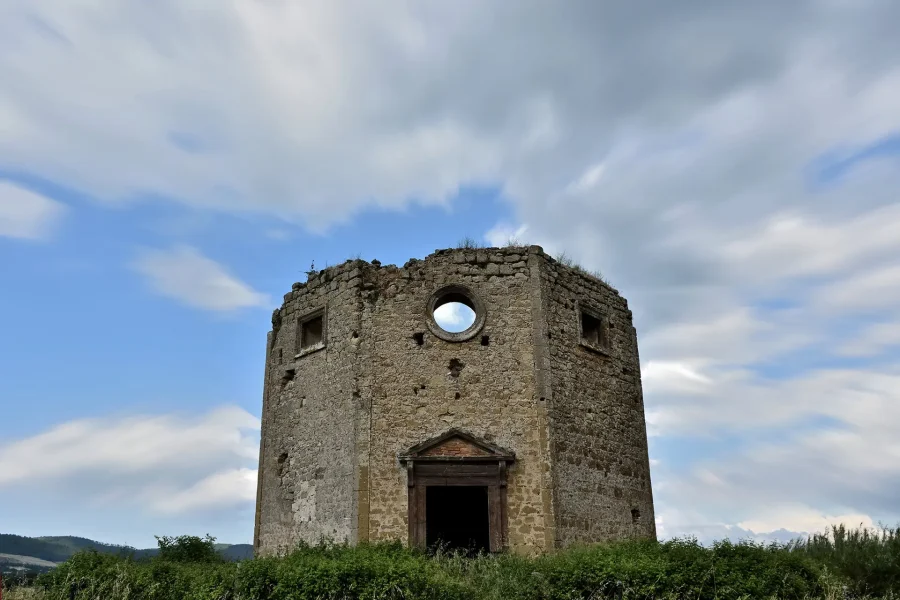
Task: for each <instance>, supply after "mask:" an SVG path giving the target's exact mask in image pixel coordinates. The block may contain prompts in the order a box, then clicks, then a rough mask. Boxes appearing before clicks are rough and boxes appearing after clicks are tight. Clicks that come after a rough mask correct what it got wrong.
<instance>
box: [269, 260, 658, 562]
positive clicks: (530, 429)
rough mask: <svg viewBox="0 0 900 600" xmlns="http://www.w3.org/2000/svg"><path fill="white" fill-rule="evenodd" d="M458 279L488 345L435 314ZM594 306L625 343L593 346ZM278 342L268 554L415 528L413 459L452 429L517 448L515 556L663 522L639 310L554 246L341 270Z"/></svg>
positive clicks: (277, 328)
mask: <svg viewBox="0 0 900 600" xmlns="http://www.w3.org/2000/svg"><path fill="white" fill-rule="evenodd" d="M445 285H463V286H465V287H467V288H468V289H469V290H470V291H471V292H472V293H473V294H475V295H476V296H477V297H478V299H480V302H481V303H482V304H483V307H484V311H483V312H484V317H485V320H484V325H483V327H482V329H481V330H480V331H479V332H478V333H477V334H476V335H475V336H474V337H472V338H471V339H468V340H466V341H462V342H450V341H446V340H444V339H441V338H439V337H438V336H436V335H435V334H434V333H433V332H432V330H431V329H430V328H429V326H428V314H429V311H428V309H427V306H428V302H429V298H430V297H431V296H432V294H433V293H434V292H435V290H437V289H438V288H441V287H442V286H445ZM579 303H586V304H590V305H591V306H592V307H594V311H595V312H597V311H600V312H603V314H604V315H606V316H607V317H608V319H609V325H610V329H609V331H610V336H609V339H610V351H609V352H608V353H607V354H600V353H597V352H595V351H592V350H588V349H586V348H584V347H582V346H581V345H580V343H579V326H578V319H577V311H578V306H579ZM318 310H324V325H325V340H324V343H323V344H321V347H317V348H313V349H311V350H308V351H302V352H298V349H299V339H298V337H299V336H298V327H299V326H298V323H300V322H301V321H302V320H303V319H304V317H305V316H306V315H309V314H311V313H313V312H314V311H318ZM267 354H268V356H267V370H266V382H265V394H264V402H263V431H262V444H261V450H260V472H259V491H258V501H257V530H256V536H255V543H256V545H257V551H258V552H260V553H262V554H266V553H271V552H276V551H279V550H281V549H283V548H287V547H289V546H291V545H293V544H295V543H296V542H297V541H300V540H305V541H308V542H315V541H317V540H318V539H320V538H321V537H323V536H324V537H329V538H332V539H337V540H344V539H346V540H348V541H350V542H352V543H355V542H359V541H366V540H372V541H377V540H387V539H401V540H406V539H407V531H408V529H407V514H408V513H407V493H408V492H407V485H406V472H405V470H404V469H403V468H402V467H401V465H400V464H399V462H398V459H397V457H398V455H399V454H401V453H403V452H405V451H406V450H408V449H409V448H411V447H413V446H415V445H417V444H419V443H421V442H422V441H424V440H427V439H430V438H433V437H435V436H438V435H440V434H442V433H444V432H445V431H447V430H449V429H451V428H457V429H461V430H463V431H466V432H468V433H470V434H472V435H474V436H475V437H477V438H481V439H484V440H485V441H487V442H489V443H492V444H495V445H497V446H500V447H502V448H505V449H507V450H510V451H512V452H514V453H515V456H516V460H515V463H514V464H513V465H512V466H511V467H510V468H509V471H508V487H507V498H508V511H507V514H508V543H509V545H510V547H511V548H512V549H513V550H515V551H519V552H528V553H533V552H537V551H542V550H547V549H551V548H553V547H555V546H558V545H564V544H566V543H569V542H572V541H576V540H583V541H589V540H595V539H608V538H610V537H618V536H621V535H631V534H635V533H637V534H642V535H653V534H654V524H653V506H652V496H651V493H650V479H649V466H648V462H647V447H646V433H645V429H644V420H643V419H644V415H643V404H642V399H641V390H640V371H639V365H638V357H637V346H636V339H635V334H634V329H633V327H631V321H630V312H628V310H627V307H626V305H625V301H624V299H622V298H621V297H619V296H618V294H617V293H616V292H614V291H613V290H611V289H610V288H608V287H607V286H605V285H603V284H601V283H599V282H597V281H596V280H594V279H591V278H588V277H584V276H582V275H580V274H578V273H577V272H574V271H573V270H572V269H570V268H568V267H564V266H562V265H559V264H558V263H556V262H555V261H553V260H552V259H551V258H549V257H548V256H547V255H546V254H544V253H543V251H542V250H541V249H540V248H539V247H537V246H532V247H529V248H504V249H498V248H487V249H477V250H468V249H460V250H443V251H437V252H435V253H434V254H432V255H430V256H428V257H427V258H425V259H424V260H411V261H409V262H408V263H407V264H406V265H404V266H403V267H402V268H400V267H396V266H393V265H390V266H384V267H382V266H381V265H380V264H379V263H378V262H377V261H373V262H372V263H366V262H363V261H359V260H357V261H348V262H347V263H344V264H343V265H339V266H337V267H332V268H329V269H326V270H325V271H322V272H320V273H318V274H317V275H314V276H313V277H311V278H310V280H309V281H308V282H307V283H306V284H294V286H293V289H292V291H291V293H289V294H287V295H286V296H285V302H284V304H283V306H282V307H281V309H279V310H277V311H276V312H275V314H274V315H273V331H272V333H270V335H269V349H268V353H267ZM298 354H299V356H298ZM632 509H635V510H638V511H639V512H640V515H639V516H635V517H634V519H635V521H636V523H635V524H633V523H632V513H631V510H632Z"/></svg>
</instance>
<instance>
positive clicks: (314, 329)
mask: <svg viewBox="0 0 900 600" xmlns="http://www.w3.org/2000/svg"><path fill="white" fill-rule="evenodd" d="M299 327H300V336H299V337H300V350H301V351H303V350H309V349H310V348H315V347H317V346H321V345H322V344H323V342H324V341H325V318H324V315H323V314H322V313H319V314H317V315H315V316H312V317H308V318H306V319H303V320H301V321H300V324H299Z"/></svg>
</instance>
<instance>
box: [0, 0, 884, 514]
mask: <svg viewBox="0 0 900 600" xmlns="http://www.w3.org/2000/svg"><path fill="white" fill-rule="evenodd" d="M0 10H3V11H5V13H4V14H3V18H0V40H3V41H2V42H0V50H2V49H9V48H10V47H13V46H15V48H16V51H15V52H11V51H6V52H3V51H0V79H2V80H3V81H4V82H10V85H7V86H4V88H3V91H2V92H0V130H2V131H3V133H4V135H2V136H0V166H2V167H3V168H5V169H9V170H12V171H18V172H25V173H29V174H33V175H37V176H41V177H44V178H48V179H52V180H58V181H60V182H62V183H65V184H67V185H70V186H73V187H76V188H80V189H83V190H85V191H87V192H89V193H91V194H93V195H95V196H98V197H101V198H103V199H104V200H107V201H110V202H114V201H121V200H122V199H124V198H129V197H133V196H136V195H146V193H147V192H149V193H150V195H162V196H171V197H173V198H176V199H178V200H179V201H181V202H184V203H188V204H192V205H197V206H201V207H214V208H217V209H224V210H235V211H258V212H266V213H270V214H276V215H280V216H283V217H285V218H288V219H299V220H305V222H306V223H307V224H311V225H312V226H324V225H327V224H329V223H333V222H337V221H340V220H342V219H345V218H347V217H348V215H351V214H353V212H354V211H358V210H359V209H360V208H361V207H362V206H363V205H365V204H367V203H375V204H378V205H380V206H387V207H396V206H400V205H403V204H405V203H406V202H408V201H409V200H410V199H411V198H417V199H418V200H420V201H422V202H426V203H429V202H430V203H438V204H439V203H443V202H446V199H447V197H448V196H450V195H453V194H454V193H456V191H457V190H458V189H459V187H460V185H463V184H472V183H476V184H477V183H488V184H496V185H499V186H501V187H502V190H503V195H504V197H505V198H506V199H508V200H509V202H511V203H512V206H513V207H514V211H515V215H514V216H513V219H512V220H513V221H514V222H517V223H523V224H524V223H527V224H528V229H527V234H528V237H529V241H533V242H534V243H540V244H542V245H544V247H545V248H546V249H548V250H550V251H552V252H557V251H559V250H563V249H565V250H567V251H568V252H569V253H570V254H572V255H574V256H575V257H576V258H577V259H579V260H580V261H581V262H582V264H584V265H585V266H586V267H588V268H597V269H601V270H602V271H603V272H604V274H605V275H606V276H607V277H609V278H610V280H611V281H612V283H613V284H614V285H615V286H616V287H617V288H618V289H620V290H621V291H622V293H623V294H624V295H625V296H626V297H627V298H628V299H629V303H630V306H631V307H632V308H633V310H634V316H635V324H636V326H637V329H638V332H639V335H640V342H641V357H642V360H643V362H644V364H645V376H646V377H647V394H646V396H645V398H646V404H647V414H648V419H650V420H651V423H652V426H653V427H654V428H656V430H657V433H658V434H659V435H661V436H663V437H665V436H675V435H684V436H696V435H700V434H706V435H724V434H727V432H729V431H733V430H741V431H742V433H743V435H744V436H745V438H743V439H741V440H738V441H735V446H736V447H735V448H734V453H735V456H731V457H727V456H722V457H718V462H714V464H711V465H705V466H704V467H702V469H701V467H700V466H697V470H698V472H702V473H704V476H703V477H702V478H697V483H696V486H695V489H696V490H697V493H696V494H684V495H682V496H678V495H671V494H669V493H668V492H666V493H665V494H663V495H662V496H661V498H662V499H663V500H662V502H663V504H661V506H660V508H661V509H663V510H668V511H669V512H667V513H666V514H671V511H672V510H673V507H674V509H678V510H683V509H684V508H685V506H684V505H685V503H688V502H689V503H693V504H696V505H697V506H698V507H701V508H700V509H699V513H698V514H699V516H698V518H697V519H690V520H689V521H685V522H690V523H693V525H695V526H696V527H698V528H703V527H706V528H707V529H708V530H709V531H713V530H715V531H726V530H728V528H729V527H730V528H732V529H731V530H732V531H737V530H741V528H739V527H737V525H736V523H738V522H748V523H754V524H757V525H759V523H763V522H765V523H767V525H766V526H769V525H772V524H773V523H774V521H772V522H769V521H764V520H762V519H763V516H760V515H759V514H756V515H754V514H753V511H752V510H750V508H752V507H748V506H747V504H748V503H750V502H758V503H773V504H779V505H780V504H781V503H783V502H785V501H786V500H796V499H797V498H800V499H802V500H803V505H804V506H808V507H810V510H812V511H817V514H820V515H825V516H827V515H838V516H840V515H855V514H867V515H869V514H870V515H872V516H873V518H874V517H875V516H877V515H878V514H879V513H878V511H881V512H883V513H887V512H889V510H891V508H890V507H891V505H890V504H888V503H887V501H886V500H885V499H886V498H896V497H897V494H896V493H895V492H897V487H896V471H895V470H893V469H892V467H891V466H890V464H889V461H891V460H897V456H896V452H895V449H894V446H893V445H892V442H891V439H892V438H889V437H888V431H890V430H891V428H892V427H893V428H894V429H896V424H897V423H898V422H900V415H897V414H896V411H895V410H894V409H893V408H892V406H894V405H896V404H898V398H897V397H896V390H897V389H900V386H898V380H897V377H898V375H897V370H898V367H897V366H896V365H893V364H892V363H891V362H890V361H887V360H884V357H883V356H881V355H880V354H873V355H872V356H873V358H881V359H882V360H881V361H880V362H878V363H873V365H872V366H871V367H869V368H853V369H848V368H840V366H835V364H834V362H833V359H835V358H840V356H838V357H835V354H839V353H840V352H842V351H845V348H846V347H847V344H849V343H850V342H848V341H847V340H846V339H844V337H846V336H844V337H842V336H840V335H838V334H837V333H835V331H833V329H834V327H832V324H834V323H836V322H838V321H841V323H842V326H843V327H844V329H848V328H849V329H850V330H851V331H850V333H849V337H850V340H851V341H852V340H854V339H856V340H857V341H858V342H859V344H861V346H860V347H863V346H864V347H865V349H867V350H869V351H875V352H881V351H883V350H884V349H885V348H887V347H889V342H890V339H892V338H891V336H888V335H887V333H884V334H881V335H882V337H878V336H877V335H876V336H873V335H872V334H870V333H867V331H865V330H861V331H854V330H853V328H854V327H856V328H862V327H863V325H862V324H859V323H855V322H853V321H852V319H853V318H855V315H857V314H858V313H860V312H865V313H867V314H868V315H874V316H875V317H876V318H878V319H879V320H881V321H882V322H893V321H895V320H896V318H897V317H896V311H895V310H894V309H893V306H892V305H894V304H896V302H897V301H898V298H900V296H898V290H897V286H896V281H897V280H900V278H898V273H897V265H896V256H897V251H898V241H897V240H900V235H898V232H900V211H898V209H897V198H896V189H897V187H898V184H900V171H898V170H897V169H896V165H895V163H894V162H891V159H883V160H879V161H874V160H865V161H862V162H859V163H858V164H853V165H852V166H851V167H850V168H849V170H847V172H845V173H843V174H842V176H841V177H839V178H838V179H837V180H835V181H832V182H830V183H827V184H825V183H823V182H821V181H817V180H816V176H815V175H816V174H815V172H812V173H811V169H812V170H813V171H814V169H815V167H816V166H817V165H818V164H819V161H818V159H820V158H821V157H822V156H823V155H825V154H828V153H833V152H834V151H835V150H837V151H838V152H837V154H838V157H839V158H840V159H846V158H848V157H850V158H852V157H853V156H855V155H856V154H858V153H859V151H860V150H861V149H863V148H864V147H865V146H866V144H869V143H872V142H875V141H877V140H879V139H881V138H883V137H884V136H886V135H888V134H890V133H892V132H896V131H898V130H900V113H898V112H897V110H896V105H897V98H898V97H900V68H898V66H897V61H896V60H895V57H896V56H897V55H898V54H900V37H898V36H896V34H895V32H894V31H893V30H892V29H891V27H890V24H892V23H895V22H898V21H900V14H898V11H900V3H896V2H879V1H877V0H871V1H865V0H860V1H859V2H795V3H787V4H786V3H783V2H774V1H771V0H764V1H762V2H757V3H747V2H739V1H737V0H735V1H733V2H718V3H716V4H715V7H714V8H711V7H710V4H709V3H706V2H682V3H678V6H677V8H676V7H675V6H674V4H672V3H662V2H660V3H657V4H656V5H655V6H654V10H652V11H647V10H636V9H633V8H622V7H619V8H616V7H611V6H609V5H606V4H603V3H597V2H590V1H585V2H568V3H564V4H563V5H556V4H554V5H552V6H550V5H548V4H546V3H539V2H530V1H525V2H516V3H509V2H502V1H498V2H483V1H475V0H472V1H463V2H456V3H453V5H452V6H450V5H446V6H445V5H440V4H424V3H414V4H409V3H404V2H382V3H378V5H377V7H375V6H372V7H368V6H367V7H360V6H354V7H352V8H350V7H348V6H347V5H343V4H341V3H334V2H310V3H307V4H305V5H304V6H302V7H300V6H298V5H296V4H292V3H254V2H243V1H241V2H236V3H231V4H228V5H227V6H222V7H221V8H220V9H219V10H217V11H197V10H195V9H194V7H193V6H192V4H191V3H190V2H174V1H168V2H162V3H155V4H154V5H153V7H152V8H148V7H140V6H137V5H123V4H120V3H116V2H113V1H112V0H99V1H98V2H94V3H92V4H84V3H81V4H78V3H71V2H65V1H63V0H55V1H50V2H43V3H33V2H25V1H24V0H19V1H16V2H13V3H7V4H6V5H4V8H2V9H0ZM113 30H114V31H116V35H115V36H112V35H109V34H108V33H107V32H108V31H113ZM534 39H541V40H542V43H541V44H539V45H536V44H534V43H533V40H534ZM35 72H40V73H42V77H33V76H32V75H31V74H33V73H35ZM61 88H64V89H66V90H67V94H66V95H65V96H64V97H63V96H60V94H58V93H57V92H58V90H59V89H61ZM229 90H243V91H246V90H251V91H252V93H249V94H248V93H240V94H238V93H231V92H229ZM63 101H64V103H63ZM517 229H519V228H518V227H517V226H515V225H509V224H507V225H503V226H498V227H496V228H494V229H493V230H492V231H491V232H489V233H488V234H487V239H488V240H490V241H492V243H500V242H505V238H506V237H507V236H508V235H509V234H510V233H516V231H517ZM524 231H525V230H524V229H523V230H522V231H521V233H524ZM179 253H180V255H181V256H182V258H183V259H184V260H177V257H178V256H179ZM149 256H150V257H151V258H156V259H158V260H156V261H155V262H154V261H153V260H149V261H146V260H145V262H144V263H143V267H144V269H143V271H142V272H145V274H148V275H150V277H151V281H152V282H153V284H154V285H155V287H156V288H157V289H158V290H160V291H161V292H162V293H166V294H169V295H171V296H173V297H178V298H179V299H182V300H184V301H187V302H189V303H191V304H193V305H195V306H202V307H205V308H213V309H219V310H227V309H230V308H235V307H240V306H255V305H259V304H260V303H261V302H263V299H262V297H261V296H260V295H259V294H258V293H257V292H254V291H253V290H252V289H250V288H249V287H248V286H246V284H242V283H240V282H237V281H236V280H235V279H234V278H233V277H232V276H230V275H228V274H227V273H224V271H223V270H222V269H221V267H219V265H217V264H216V263H213V262H212V261H209V259H205V258H203V257H202V256H199V254H197V253H196V251H192V250H189V249H188V250H185V249H182V250H180V251H179V250H175V251H170V252H167V253H151V254H150V255H149ZM172 256H175V257H176V259H175V260H171V257H172ZM167 257H168V258H169V259H170V260H168V261H166V260H165V259H166V258H167ZM185 257H187V258H185ZM146 258H147V257H146V256H145V259H146ZM198 258H199V260H198ZM179 263H192V264H193V265H195V267H196V266H197V265H199V267H198V268H193V269H190V268H188V269H184V268H183V265H181V267H179V266H178V265H179ZM148 265H149V266H150V267H153V266H154V265H155V267H156V268H150V269H148V268H147V266H148ZM160 265H162V267H161V268H160ZM168 267H172V269H169V268H168ZM170 271H171V272H170ZM195 280H196V281H195ZM197 281H199V282H200V285H197ZM210 290H213V292H212V293H211V291H210ZM216 290H218V291H216ZM782 300H783V301H785V304H786V305H789V308H784V309H775V308H772V306H773V305H777V304H778V303H779V301H782ZM844 321H847V322H846V323H845V322H844ZM867 336H869V337H867ZM825 359H828V360H830V361H832V362H831V363H827V361H826V360H825ZM820 363H827V368H826V367H824V366H822V364H820ZM816 419H825V420H828V421H829V422H834V423H836V425H835V427H834V430H826V431H824V432H822V431H821V429H822V426H821V425H820V426H818V428H815V427H814V429H818V430H820V433H819V434H818V435H816V434H815V433H810V432H809V431H806V432H799V433H797V434H796V435H787V434H784V435H783V436H782V439H780V440H779V442H778V443H774V442H772V440H771V439H769V438H766V436H767V435H769V436H771V435H773V434H772V431H773V430H772V428H781V429H778V430H776V431H781V430H782V429H784V428H786V427H787V426H791V425H794V426H798V425H800V424H804V423H808V422H810V421H815V420H816ZM842 428H843V429H842ZM754 434H758V435H759V439H755V438H753V435H754ZM747 437H749V438H750V440H749V441H748V440H747ZM876 444H881V447H882V449H879V447H878V446H876ZM751 447H752V448H753V450H754V452H753V453H746V452H749V449H750V448H751ZM744 453H746V454H744ZM667 462H669V461H667ZM798 465H802V468H801V467H799V466H798ZM823 465H824V467H823ZM695 466H696V465H695ZM654 481H655V482H656V481H657V480H656V479H655V480H654ZM714 481H722V482H725V483H726V485H722V486H713V485H711V482H714ZM846 482H849V483H847V484H846V485H841V484H842V483H846ZM661 483H662V487H661V490H663V491H665V490H666V489H667V488H666V486H665V484H666V481H665V480H661ZM732 483H733V485H731V484H732ZM685 485H686V484H685ZM669 489H672V488H671V487H670V488H669ZM711 490H712V491H711ZM892 493H893V495H891V494H892ZM832 500H835V503H836V504H840V505H841V506H836V507H834V508H832V507H831V506H826V503H828V502H830V501H832ZM676 504H678V505H679V506H675V505H676ZM715 506H720V507H726V508H723V509H722V510H721V511H720V513H719V514H716V515H712V513H711V512H708V511H705V510H704V509H705V508H709V509H710V510H712V508H714V507H715ZM729 506H732V507H735V506H743V508H733V509H731V512H730V513H728V509H727V507H729ZM726 513H727V514H726ZM704 515H705V516H704ZM703 519H705V521H704V520H703ZM753 519H756V521H754V520H753ZM795 521H796V519H795ZM801 521H802V520H801ZM787 522H788V523H790V522H792V521H790V520H788V521H787ZM669 523H672V521H671V520H670V521H669ZM723 524H730V525H723ZM716 528H717V529H716ZM735 528H736V529H735Z"/></svg>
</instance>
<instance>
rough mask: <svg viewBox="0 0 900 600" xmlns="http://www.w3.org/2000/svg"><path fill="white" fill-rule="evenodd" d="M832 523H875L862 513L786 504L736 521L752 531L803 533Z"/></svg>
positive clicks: (825, 527) (822, 530)
mask: <svg viewBox="0 0 900 600" xmlns="http://www.w3.org/2000/svg"><path fill="white" fill-rule="evenodd" d="M834 525H844V526H845V527H849V528H851V529H853V528H856V527H860V526H862V527H866V528H871V527H873V526H874V525H875V522H874V521H872V517H870V516H869V515H864V514H844V515H828V514H823V513H821V512H820V511H817V510H815V509H812V508H810V507H808V506H798V505H786V506H777V507H768V508H766V509H765V510H764V512H763V513H762V514H760V515H758V516H756V517H753V518H752V519H750V520H747V521H742V522H740V523H738V527H742V528H744V529H747V530H749V531H752V532H754V533H770V532H773V531H777V530H779V529H787V530H789V531H800V532H804V533H821V532H824V531H827V530H828V529H829V528H830V527H832V526H834Z"/></svg>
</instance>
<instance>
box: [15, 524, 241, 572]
mask: <svg viewBox="0 0 900 600" xmlns="http://www.w3.org/2000/svg"><path fill="white" fill-rule="evenodd" d="M81 550H96V551H97V552H101V553H103V554H128V555H132V556H133V557H134V558H136V559H141V558H150V557H152V556H155V555H156V554H157V553H158V552H159V550H158V549H157V548H146V549H135V548H130V547H128V546H117V545H114V544H104V543H102V542H97V541H94V540H89V539H86V538H81V537H75V536H45V537H34V538H32V537H25V536H21V535H12V534H8V533H0V572H12V571H21V570H23V569H26V570H29V571H43V570H47V569H49V568H52V567H53V566H55V565H56V564H57V563H61V562H64V561H65V560H68V558H69V557H71V556H72V555H73V554H75V553H76V552H79V551H81ZM216 550H218V551H219V553H220V554H221V555H222V556H224V557H225V558H226V559H228V560H244V559H247V558H252V557H253V546H252V545H250V544H216Z"/></svg>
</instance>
